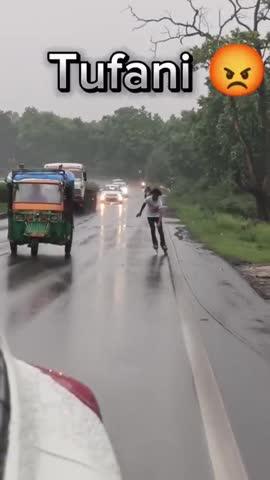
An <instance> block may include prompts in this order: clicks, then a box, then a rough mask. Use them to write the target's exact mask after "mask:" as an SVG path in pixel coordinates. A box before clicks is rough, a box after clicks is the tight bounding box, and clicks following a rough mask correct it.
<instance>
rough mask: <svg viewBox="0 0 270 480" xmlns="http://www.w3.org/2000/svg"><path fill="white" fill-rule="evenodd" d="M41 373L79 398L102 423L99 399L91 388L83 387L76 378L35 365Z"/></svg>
mask: <svg viewBox="0 0 270 480" xmlns="http://www.w3.org/2000/svg"><path fill="white" fill-rule="evenodd" d="M35 367H36V368H38V369H39V370H40V371H41V372H43V373H45V375H49V376H50V377H51V378H52V379H53V380H55V381H56V382H57V383H59V385H61V386H62V387H64V388H66V389H67V390H69V391H70V392H71V393H72V394H73V395H75V397H77V398H78V399H79V400H80V401H81V402H82V403H84V404H85V405H86V406H87V407H88V408H90V409H91V410H92V411H93V412H95V414H96V415H97V416H98V417H99V418H100V420H101V421H102V416H101V412H100V408H99V405H98V403H97V399H96V397H95V395H94V394H93V392H92V391H91V390H90V388H88V387H86V386H85V385H83V384H82V383H81V382H78V380H75V379H74V378H71V377H67V376H66V375H63V374H62V373H59V372H55V371H54V370H51V369H48V368H44V367H39V366H37V365H35Z"/></svg>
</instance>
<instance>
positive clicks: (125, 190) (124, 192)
mask: <svg viewBox="0 0 270 480" xmlns="http://www.w3.org/2000/svg"><path fill="white" fill-rule="evenodd" d="M122 193H123V194H124V195H126V194H127V193H128V189H127V187H122Z"/></svg>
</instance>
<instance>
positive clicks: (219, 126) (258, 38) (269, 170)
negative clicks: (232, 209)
mask: <svg viewBox="0 0 270 480" xmlns="http://www.w3.org/2000/svg"><path fill="white" fill-rule="evenodd" d="M186 1H187V3H188V4H189V7H190V17H189V18H188V19H187V20H185V21H182V20H177V19H176V18H174V17H173V16H172V15H170V14H166V15H164V16H160V17H150V18H144V17H142V16H140V15H138V14H137V13H136V12H135V10H134V8H133V7H132V6H130V7H129V10H130V13H131V15H132V16H133V17H134V18H135V20H136V21H137V24H138V25H137V26H136V27H135V29H140V28H143V27H145V26H147V25H153V24H155V25H157V24H158V25H160V26H163V27H165V32H162V33H163V36H162V37H160V38H157V39H154V40H152V44H153V47H154V52H155V53H156V51H157V48H158V46H159V44H161V43H166V42H169V41H171V40H175V39H178V40H179V42H180V44H183V43H184V42H185V41H187V40H189V39H190V38H195V39H199V40H201V43H200V44H199V45H197V46H195V47H194V48H193V49H192V54H193V58H194V62H195V67H196V69H200V68H203V69H208V66H209V62H210V59H211V56H212V55H213V54H214V52H215V51H216V49H217V48H219V47H221V46H222V45H224V44H228V43H246V44H249V45H251V46H253V47H254V48H255V49H256V50H257V51H258V53H259V54H260V55H261V57H262V59H263V61H264V65H265V72H266V79H265V81H264V82H263V84H262V85H261V87H260V88H259V90H258V92H257V93H256V94H255V95H254V96H253V97H252V98H251V99H250V98H246V97H242V98H239V99H237V100H236V99H235V98H226V99H225V100H224V101H222V102H221V101H220V102H219V100H216V101H215V99H214V97H215V95H214V94H212V92H211V89H210V87H209V90H210V93H209V98H208V99H204V102H205V103H204V110H202V109H201V112H202V111H203V114H204V113H205V112H206V115H208V120H207V119H204V120H202V123H203V121H205V122H207V121H209V120H210V118H209V110H208V109H207V104H208V106H209V109H210V110H212V113H213V112H214V109H215V107H220V105H221V103H222V104H223V109H222V111H216V116H215V122H214V130H213V131H215V132H216V133H217V135H218V136H217V141H218V143H220V145H221V148H222V151H221V152H220V154H219V152H218V151H216V147H217V142H216V139H213V149H214V152H215V153H216V156H217V163H218V164H219V160H220V159H221V158H223V159H224V161H225V163H226V166H225V168H224V169H226V167H227V166H228V164H230V167H231V168H232V171H233V172H234V180H235V181H236V183H237V185H238V186H239V187H240V188H241V189H242V190H244V191H246V192H249V193H251V194H252V195H254V197H255V199H256V202H257V209H258V215H259V217H260V218H262V219H264V220H270V162H269V150H270V145H269V130H270V108H269V96H270V82H269V78H270V75H269V69H270V57H269V47H270V33H269V31H268V30H269V28H268V29H267V26H269V22H270V1H269V0H255V1H253V0H250V1H249V0H248V1H245V2H244V0H227V3H228V5H229V6H230V9H231V11H230V13H228V14H227V16H225V17H224V15H222V12H221V11H219V12H218V16H217V20H216V22H215V26H212V27H211V28H210V26H209V23H208V19H207V13H206V10H205V9H204V8H203V7H197V6H196V5H195V3H194V2H193V0H186ZM265 27H266V28H265ZM208 86H209V82H208ZM201 102H202V101H201ZM211 118H212V115H211ZM201 127H202V126H200V128H201ZM207 128H208V127H207ZM201 132H202V130H201ZM205 145H209V147H210V143H209V139H208V140H207V141H206V138H205V137H204V140H203V146H202V149H204V148H205ZM213 169H214V171H215V172H216V173H218V168H217V169H216V166H215V165H213Z"/></svg>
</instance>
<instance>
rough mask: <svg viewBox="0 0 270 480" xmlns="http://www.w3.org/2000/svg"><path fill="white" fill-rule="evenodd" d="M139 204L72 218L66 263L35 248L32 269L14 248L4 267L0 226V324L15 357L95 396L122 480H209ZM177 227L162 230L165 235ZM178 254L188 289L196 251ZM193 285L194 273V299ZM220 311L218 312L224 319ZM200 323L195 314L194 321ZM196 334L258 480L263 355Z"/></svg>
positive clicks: (261, 474) (1, 227)
mask: <svg viewBox="0 0 270 480" xmlns="http://www.w3.org/2000/svg"><path fill="white" fill-rule="evenodd" d="M141 200H142V193H141V192H140V191H132V193H131V197H130V198H129V199H128V200H127V201H126V202H125V204H124V205H123V206H105V207H103V208H100V207H99V208H98V211H97V214H95V215H92V216H88V217H78V218H77V219H76V227H75V234H74V244H73V250H72V258H71V260H70V261H69V262H67V261H65V259H64V255H63V248H62V247H54V246H41V248H40V254H39V256H38V258H37V259H32V258H31V257H30V254H29V250H28V249H27V248H21V249H19V256H18V258H17V259H15V260H13V259H11V258H10V256H9V250H8V243H7V240H6V234H7V231H6V225H7V222H6V221H5V220H3V221H1V222H0V285H1V305H2V316H1V319H2V323H3V325H4V327H5V330H6V336H7V340H8V343H9V346H10V348H11V350H12V353H13V354H14V355H15V356H17V357H18V358H21V359H23V360H25V361H27V362H30V363H34V364H39V365H42V366H45V367H50V368H53V369H57V370H61V371H63V372H65V373H67V374H68V375H72V376H74V377H75V378H77V379H79V380H81V381H83V382H84V383H86V384H87V385H89V386H90V388H92V389H93V391H94V392H95V394H96V396H97V398H98V401H99V403H100V406H101V410H102V413H103V417H104V422H105V426H106V427H107V430H108V432H109V434H110V437H111V440H112V443H113V446H114V449H115V451H116V454H117V457H118V459H119V463H120V467H121V470H122V474H123V479H124V480H135V479H136V480H137V479H142V480H164V479H165V478H166V479H168V480H171V479H172V480H175V479H176V478H183V479H185V480H195V479H200V480H208V479H209V480H212V478H213V473H212V468H211V462H210V458H209V454H208V449H207V442H206V436H205V429H204V426H203V422H202V418H201V414H200V409H199V404H198V399H197V394H196V390H195V386H194V380H193V375H192V371H191V366H190V362H189V359H188V356H187V351H186V346H185V341H184V338H183V334H182V330H181V328H180V319H179V311H178V310H179V307H178V306H177V304H176V301H175V293H174V288H173V282H172V280H173V279H172V276H173V273H172V271H171V269H170V267H169V261H168V258H167V257H164V256H163V255H161V254H160V255H159V256H158V257H156V256H155V255H153V251H152V249H151V242H150V235H149V231H148V226H147V224H146V221H145V219H144V218H143V217H142V218H141V219H136V218H135V216H136V213H137V211H138V209H139V207H140V204H141ZM173 228H174V227H173V226H168V227H167V230H168V231H167V233H169V231H170V229H171V230H172V229H173ZM185 248H186V249H188V248H191V252H189V253H188V251H187V256H188V255H190V257H189V258H190V259H191V261H190V262H189V264H190V265H191V267H192V268H193V270H192V268H191V270H190V272H191V273H190V276H189V280H190V281H191V280H192V274H193V271H195V270H194V269H195V267H196V265H197V269H198V268H199V264H198V262H199V261H198V259H197V257H192V254H194V252H195V250H194V247H191V246H190V245H189V246H188V245H186V246H185ZM183 251H184V250H183ZM194 255H195V254H194ZM198 258H199V257H198ZM183 265H184V262H183ZM200 272H201V273H202V270H200ZM182 273H183V272H182ZM209 275H210V273H209ZM204 278H206V277H205V276H204ZM181 281H183V282H184V281H185V280H184V274H182V280H181ZM196 282H197V283H196ZM198 282H199V280H198V276H197V274H196V273H194V282H193V284H194V285H195V287H196V288H197V290H200V287H199V283H198ZM205 285H206V284H205ZM204 288H206V287H205V286H204ZM204 288H202V289H201V290H202V291H203V290H204ZM243 288H244V287H243ZM211 291H212V292H213V293H214V290H211ZM208 293H209V292H208ZM195 295H196V292H195ZM205 298H207V302H208V303H209V302H210V305H212V306H215V305H216V304H217V301H218V299H217V296H216V295H214V294H213V301H212V300H211V299H210V300H209V295H208V296H207V294H205ZM222 298H223V302H224V297H222ZM183 302H184V298H183ZM221 303H222V302H221ZM219 305H221V304H219ZM240 307H241V306H239V305H237V308H238V309H239V308H240ZM220 308H221V307H220ZM226 308H227V307H226V302H225V305H224V306H222V308H221V310H222V314H223V315H224V314H225V311H226ZM230 308H232V306H230ZM258 308H261V307H260V306H258ZM267 308H269V307H268V306H266V307H265V311H264V312H263V314H264V316H265V318H266V315H267V312H269V310H267ZM208 312H209V310H208ZM205 316H206V315H205V311H204V312H199V311H198V317H201V318H198V320H202V318H203V317H205ZM210 316H211V315H210ZM229 317H230V318H229V320H231V319H232V317H231V312H230V315H229ZM242 320H243V319H242V318H241V321H242ZM234 326H235V325H234ZM236 327H237V325H236V326H235V328H236ZM198 328H199V329H202V335H203V338H204V341H205V345H206V346H207V350H208V353H209V359H210V361H211V363H212V365H213V368H214V372H215V374H216V377H217V380H218V383H219V385H220V388H221V390H222V394H223V397H224V402H225V407H226V409H227V410H228V412H229V416H230V419H231V420H232V426H233V430H234V433H235V436H236V438H237V441H238V443H239V446H240V450H241V453H242V454H243V456H244V460H245V463H246V465H247V466H248V471H249V474H250V478H252V479H253V478H254V480H255V479H256V480H264V479H265V480H266V479H267V478H269V468H270V460H269V458H268V457H269V454H268V453H267V452H268V450H269V448H268V447H269V444H270V425H269V419H270V376H269V375H270V373H269V372H270V368H269V367H270V366H269V364H268V359H267V356H266V357H265V358H260V357H259V356H258V355H257V354H256V353H254V352H253V351H252V350H251V349H250V348H246V347H245V346H244V345H243V343H241V344H240V343H239V341H238V340H237V338H236V337H235V336H232V335H230V334H228V332H227V331H225V330H224V329H222V328H220V327H219V326H218V324H217V323H214V324H212V323H211V322H209V321H208V322H201V324H200V326H198ZM241 328H242V330H243V327H242V325H241V322H240V323H239V329H241ZM254 338H256V335H255V333H254ZM250 341H251V339H250ZM266 343H267V342H266ZM266 351H267V350H265V349H264V350H262V354H263V353H264V352H266ZM262 356H263V355H262ZM250 372H252V373H251V374H250ZM240 386H241V387H240ZM253 386H254V388H252V387H253ZM249 388H250V390H249ZM254 403H259V406H260V411H257V410H256V405H255V404H254ZM258 442H261V444H260V448H257V447H258Z"/></svg>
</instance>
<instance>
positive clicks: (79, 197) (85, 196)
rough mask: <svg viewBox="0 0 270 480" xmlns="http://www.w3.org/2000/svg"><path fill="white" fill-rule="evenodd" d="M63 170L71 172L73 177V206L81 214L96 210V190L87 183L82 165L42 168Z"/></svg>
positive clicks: (57, 165) (69, 164)
mask: <svg viewBox="0 0 270 480" xmlns="http://www.w3.org/2000/svg"><path fill="white" fill-rule="evenodd" d="M59 167H60V168H63V169H64V170H65V171H69V172H72V173H73V175H74V176H75V188H74V204H75V207H77V209H78V210H79V211H81V212H85V211H87V210H95V209H96V201H97V191H98V188H97V186H95V185H94V184H92V185H89V184H88V182H87V173H86V169H85V167H84V165H83V164H82V163H46V164H45V165H44V168H46V169H52V168H53V169H55V168H59Z"/></svg>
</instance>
